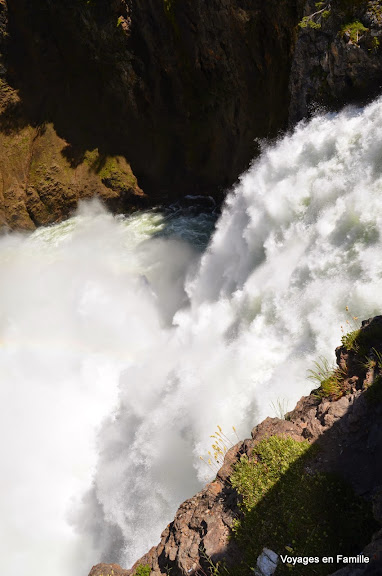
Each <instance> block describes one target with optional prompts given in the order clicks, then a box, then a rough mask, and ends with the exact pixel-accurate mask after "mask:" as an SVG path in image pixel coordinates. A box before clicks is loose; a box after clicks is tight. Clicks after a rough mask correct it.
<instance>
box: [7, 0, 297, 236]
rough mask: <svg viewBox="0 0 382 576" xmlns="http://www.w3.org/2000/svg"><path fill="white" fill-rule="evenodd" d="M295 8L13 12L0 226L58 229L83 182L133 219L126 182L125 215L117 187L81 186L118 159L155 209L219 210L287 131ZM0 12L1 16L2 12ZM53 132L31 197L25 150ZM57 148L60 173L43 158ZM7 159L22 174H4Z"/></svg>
mask: <svg viewBox="0 0 382 576" xmlns="http://www.w3.org/2000/svg"><path fill="white" fill-rule="evenodd" d="M302 5H303V2H302V0H281V1H276V0H268V2H266V3H264V2H263V1H261V0H255V1H253V0H252V1H249V0H212V1H211V2H204V1H203V0H194V1H192V2H191V1H190V0H160V1H156V2H153V1H151V0H140V1H138V2H132V1H131V0H126V1H125V0H114V1H112V2H108V1H106V0H89V1H86V0H69V1H68V2H65V3H61V2H53V1H51V0H38V1H36V2H33V5H32V4H31V3H30V2H27V1H26V0H9V2H8V31H7V42H6V60H7V66H8V73H7V75H6V77H4V78H3V80H4V82H3V85H2V88H3V90H2V94H1V96H0V98H1V100H2V104H3V110H2V114H1V117H0V129H1V133H2V134H3V136H4V135H7V136H8V138H7V139H6V140H5V142H4V146H5V148H6V150H4V148H3V155H2V156H3V157H2V158H1V157H0V169H1V171H2V172H5V174H6V177H5V180H6V182H5V184H4V190H3V194H4V193H5V196H6V199H5V200H4V201H3V203H2V204H3V206H1V207H0V210H1V209H2V212H3V217H2V221H3V223H6V224H8V226H10V227H26V228H31V227H33V226H34V225H39V224H44V223H47V222H49V221H54V220H55V219H59V218H60V217H64V216H65V215H67V214H68V213H69V212H70V210H72V209H73V206H75V204H76V201H77V200H78V198H79V197H81V196H82V193H80V192H79V191H78V190H77V189H76V182H77V183H78V182H79V181H80V184H79V186H78V188H79V189H81V188H82V187H84V188H86V190H87V194H85V196H87V195H91V194H98V195H101V197H106V198H107V195H108V193H109V192H110V190H112V196H113V198H115V199H116V201H115V203H116V204H117V206H118V208H119V209H121V210H124V209H126V207H128V205H129V203H130V205H132V206H134V205H137V202H138V205H139V198H138V199H136V196H137V194H138V196H139V188H138V185H137V181H136V180H134V179H133V177H131V185H130V187H129V182H127V184H126V183H125V185H124V197H123V198H122V201H118V200H120V198H119V193H120V190H119V189H118V186H113V184H114V183H115V181H116V180H118V177H114V179H113V178H109V179H107V178H106V177H102V174H101V178H98V179H97V183H96V181H95V178H91V179H90V180H91V181H90V182H89V181H88V179H87V178H85V184H83V183H82V179H81V178H80V174H81V175H82V176H83V175H86V176H87V174H88V170H87V168H88V167H89V164H90V168H91V172H92V174H93V175H95V176H98V173H99V172H100V170H101V169H102V167H103V164H104V163H105V161H106V160H107V159H110V158H112V157H113V158H115V157H118V158H119V159H122V158H123V159H124V161H125V162H127V163H128V165H129V166H131V168H132V173H134V175H135V176H136V177H137V178H138V182H139V185H140V187H141V188H142V189H143V190H144V192H145V193H146V195H147V196H148V198H149V202H151V203H155V202H158V201H163V200H167V199H172V198H174V197H179V196H182V195H186V194H190V193H207V194H212V195H213V196H215V197H216V198H222V197H223V193H224V190H225V188H226V187H228V186H230V185H231V184H232V183H233V182H234V181H235V180H236V178H237V177H238V175H239V174H240V173H241V172H242V171H243V170H244V169H245V168H246V167H247V166H248V164H249V163H250V161H251V159H252V158H253V157H254V155H255V154H256V151H257V144H256V142H255V139H256V138H268V137H274V136H276V134H277V133H278V131H279V130H280V128H283V127H286V125H287V120H288V103H289V97H288V82H289V73H290V67H291V63H292V55H293V47H294V43H295V38H296V30H297V29H296V26H297V22H298V21H299V19H300V17H301V13H302ZM1 6H2V14H4V13H5V10H6V3H5V1H4V0H2V3H1ZM2 22H3V24H4V25H5V20H4V21H3V20H2ZM0 50H3V52H4V50H5V46H4V45H2V47H0ZM6 100H7V101H6ZM47 125H48V126H50V127H51V128H50V132H49V134H50V136H49V138H50V140H49V143H47V142H44V141H41V140H40V144H41V146H40V149H41V150H42V154H43V156H44V159H43V161H42V163H43V165H44V168H43V172H44V174H42V175H41V178H40V181H39V183H38V185H36V184H35V183H34V182H33V184H31V183H29V184H28V182H29V177H28V178H27V177H24V173H25V172H27V173H28V175H29V174H30V170H29V165H28V161H29V159H30V155H31V150H33V145H34V143H35V140H36V138H37V139H39V135H40V132H39V130H40V131H41V127H45V126H47ZM26 128H29V129H30V130H29V133H28V134H26V133H25V132H23V130H25V129H26ZM53 133H54V134H55V136H54V137H53ZM10 134H11V135H12V136H13V137H14V138H13V139H10V138H9V135H10ZM18 136H20V138H18ZM52 138H54V140H55V144H54V148H55V150H56V154H55V158H54V160H51V159H49V158H46V156H47V155H46V154H45V153H44V152H45V150H46V145H48V147H49V145H50V144H51V143H52ZM20 139H21V140H22V141H23V142H25V141H27V143H25V146H24V148H25V150H22V149H20V146H19V144H20V142H19V140H20ZM10 148H11V149H12V163H13V164H15V163H16V164H17V166H11V167H10V166H9V155H8V154H7V150H8V149H10ZM94 151H96V152H94ZM89 153H92V154H93V155H92V156H91V159H90V160H89ZM48 156H49V154H48ZM94 156H96V158H94ZM36 161H37V162H39V156H38V157H37V158H36ZM120 162H121V160H120ZM19 164H21V167H20V166H19ZM79 167H80V168H81V167H82V168H81V170H80V171H79V170H78V168H79ZM124 169H125V171H126V170H128V168H127V167H126V166H124ZM32 172H33V171H32ZM58 172H59V173H60V176H59V177H58V176H57V173H58ZM33 175H34V173H33V174H32V176H33ZM42 179H45V182H44V184H43V183H42V181H41V180H42ZM15 180H16V183H15ZM99 180H101V182H99ZM9 181H11V182H9ZM52 182H53V183H54V186H53V184H52ZM68 183H69V184H70V185H69V188H70V191H69V192H65V190H67V186H68ZM105 185H106V189H105ZM41 187H43V190H42V189H41ZM53 188H54V190H53ZM9 189H11V192H9ZM28 190H29V192H28V193H27V191H28ZM102 192H103V194H102ZM65 195H69V196H70V199H66V198H65ZM29 196H32V197H33V199H32V200H30V198H29ZM40 204H42V206H40ZM37 205H38V206H39V207H40V209H37V208H36V206H37ZM111 205H112V207H113V202H111ZM60 206H61V207H60ZM20 211H21V212H22V214H21V212H20Z"/></svg>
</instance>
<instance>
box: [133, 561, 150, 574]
mask: <svg viewBox="0 0 382 576" xmlns="http://www.w3.org/2000/svg"><path fill="white" fill-rule="evenodd" d="M150 574H151V568H150V566H149V565H148V564H139V565H138V566H137V567H136V569H135V576H150Z"/></svg>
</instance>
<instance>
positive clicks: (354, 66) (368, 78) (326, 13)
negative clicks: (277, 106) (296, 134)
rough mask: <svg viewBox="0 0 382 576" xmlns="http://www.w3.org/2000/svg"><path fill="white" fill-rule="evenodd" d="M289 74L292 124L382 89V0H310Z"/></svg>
mask: <svg viewBox="0 0 382 576" xmlns="http://www.w3.org/2000/svg"><path fill="white" fill-rule="evenodd" d="M304 15H305V17H306V18H307V20H306V27H304V28H300V31H299V36H298V41H297V44H296V50H295V54H294V58H293V66H292V72H291V80H290V92H291V102H290V118H289V119H290V124H291V125H293V124H295V123H296V122H297V121H299V120H301V119H302V118H305V117H306V116H307V115H309V113H311V112H312V111H314V110H315V109H316V108H317V105H319V106H325V107H326V108H329V109H339V108H340V107H342V106H343V105H345V104H350V103H364V102H366V101H369V100H371V99H372V98H374V97H375V96H377V95H379V94H380V92H381V86H382V6H381V4H380V2H378V1H376V0H369V1H368V0H336V1H333V2H329V1H328V2H327V1H324V2H321V3H317V2H316V1H315V0H308V1H307V2H306V4H305V9H304Z"/></svg>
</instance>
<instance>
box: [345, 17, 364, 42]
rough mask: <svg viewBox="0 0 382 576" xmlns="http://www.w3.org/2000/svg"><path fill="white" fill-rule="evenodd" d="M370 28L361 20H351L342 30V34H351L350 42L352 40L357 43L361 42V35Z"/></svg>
mask: <svg viewBox="0 0 382 576" xmlns="http://www.w3.org/2000/svg"><path fill="white" fill-rule="evenodd" d="M368 30H369V29H368V28H366V27H365V26H364V25H363V24H362V22H360V21H359V20H355V21H354V22H349V23H348V24H345V25H344V26H343V27H342V28H341V30H340V35H341V36H346V35H347V36H349V38H350V42H352V43H353V44H357V43H358V42H359V39H360V37H361V36H362V35H363V34H364V33H365V32H367V31H368Z"/></svg>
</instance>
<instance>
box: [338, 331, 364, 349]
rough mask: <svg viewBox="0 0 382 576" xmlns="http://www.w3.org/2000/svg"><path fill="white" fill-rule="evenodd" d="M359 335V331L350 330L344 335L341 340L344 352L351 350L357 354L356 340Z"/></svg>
mask: <svg viewBox="0 0 382 576" xmlns="http://www.w3.org/2000/svg"><path fill="white" fill-rule="evenodd" d="M360 333H361V329H360V328H357V330H352V331H351V332H348V333H347V334H344V335H343V336H342V338H341V342H342V346H345V348H346V350H353V351H354V352H357V350H358V338H359V335H360Z"/></svg>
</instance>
